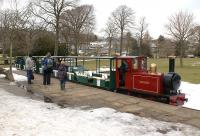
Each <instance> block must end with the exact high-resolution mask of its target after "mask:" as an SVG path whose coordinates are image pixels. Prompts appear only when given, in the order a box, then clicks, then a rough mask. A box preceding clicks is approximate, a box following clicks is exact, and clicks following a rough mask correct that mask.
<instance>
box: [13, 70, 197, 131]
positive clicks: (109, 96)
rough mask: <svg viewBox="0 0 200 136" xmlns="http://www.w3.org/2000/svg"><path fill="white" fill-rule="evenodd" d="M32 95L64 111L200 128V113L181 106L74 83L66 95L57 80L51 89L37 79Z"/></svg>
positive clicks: (40, 79) (69, 85)
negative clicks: (84, 109) (105, 111)
mask: <svg viewBox="0 0 200 136" xmlns="http://www.w3.org/2000/svg"><path fill="white" fill-rule="evenodd" d="M15 73H18V74H21V75H25V72H23V71H16V72H15ZM20 84H23V85H27V84H26V83H25V82H21V83H20ZM32 91H33V92H34V93H35V94H40V96H44V97H45V98H49V99H50V100H51V101H52V102H54V103H56V104H58V105H60V106H63V107H68V106H70V107H74V106H88V107H90V108H99V107H110V108H114V109H116V110H118V111H121V112H127V113H133V114H135V115H138V116H142V117H150V118H154V119H157V120H161V121H169V122H176V123H177V122H179V123H183V124H189V125H192V126H195V127H198V128H200V111H196V110H192V109H188V108H184V107H181V106H171V105H167V104H163V103H159V102H154V101H150V100H145V99H142V98H137V97H133V96H128V95H123V94H119V93H114V92H110V91H106V90H102V89H98V88H94V87H89V86H84V85H80V84H76V83H72V82H67V83H66V91H65V92H63V91H60V88H59V81H58V80H57V79H55V78H52V84H51V85H50V86H49V87H44V86H43V85H42V76H41V75H35V80H34V81H33V84H32Z"/></svg>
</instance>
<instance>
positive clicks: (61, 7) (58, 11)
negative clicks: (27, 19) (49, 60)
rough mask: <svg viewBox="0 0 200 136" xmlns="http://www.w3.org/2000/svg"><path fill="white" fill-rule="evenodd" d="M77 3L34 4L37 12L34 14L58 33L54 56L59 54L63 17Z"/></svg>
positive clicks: (51, 0) (64, 0)
mask: <svg viewBox="0 0 200 136" xmlns="http://www.w3.org/2000/svg"><path fill="white" fill-rule="evenodd" d="M76 2H77V0H37V1H36V2H34V5H35V8H34V9H35V11H34V12H33V13H34V14H35V15H36V16H37V17H39V18H40V19H42V20H43V21H44V22H45V23H47V24H48V25H50V26H52V27H53V29H54V31H55V32H56V37H55V48H54V55H57V54H58V44H59V34H60V22H61V15H62V13H63V12H64V11H66V10H67V9H69V8H71V7H74V6H75V4H76ZM37 9H39V11H37Z"/></svg>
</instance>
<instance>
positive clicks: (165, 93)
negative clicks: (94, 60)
mask: <svg viewBox="0 0 200 136" xmlns="http://www.w3.org/2000/svg"><path fill="white" fill-rule="evenodd" d="M172 62H173V61H172ZM170 67H171V68H172V70H171V72H169V73H167V74H164V73H158V72H156V65H155V64H152V65H151V68H150V70H147V58H146V57H133V56H130V57H128V56H125V57H117V58H116V89H117V90H119V89H123V90H127V91H128V92H129V93H131V92H135V93H139V94H145V95H148V96H153V97H154V98H159V99H162V100H165V101H166V102H167V103H169V104H172V105H183V104H184V101H186V99H185V94H183V93H180V91H179V90H178V89H179V87H180V83H181V77H180V75H178V74H177V73H175V72H173V71H174V70H173V67H174V63H171V64H170Z"/></svg>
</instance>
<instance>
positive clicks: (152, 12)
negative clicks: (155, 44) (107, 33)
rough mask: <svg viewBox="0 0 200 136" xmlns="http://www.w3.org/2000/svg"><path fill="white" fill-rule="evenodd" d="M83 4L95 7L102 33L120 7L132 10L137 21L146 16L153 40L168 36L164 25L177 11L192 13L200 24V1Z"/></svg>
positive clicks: (93, 0) (134, 0) (133, 0)
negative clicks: (109, 19)
mask: <svg viewBox="0 0 200 136" xmlns="http://www.w3.org/2000/svg"><path fill="white" fill-rule="evenodd" d="M81 3H87V4H93V5H94V7H95V13H96V18H97V27H96V28H97V31H96V32H100V31H101V29H102V28H103V27H104V25H105V23H106V22H107V19H108V17H109V16H110V14H111V12H112V11H113V10H115V9H116V8H117V7H118V6H119V5H127V6H128V7H130V8H132V9H133V10H134V11H135V17H136V19H137V20H138V19H139V18H140V17H141V16H145V17H146V21H147V23H148V24H149V27H148V29H149V33H150V35H151V36H153V38H157V37H158V36H159V35H160V34H162V35H165V34H166V30H165V28H164V25H165V24H166V23H167V22H168V18H169V16H170V15H171V14H173V13H175V12H177V11H180V10H187V11H189V12H192V13H193V14H194V16H195V17H196V20H195V22H200V0H82V2H81ZM136 22H137V21H136ZM132 31H134V30H132Z"/></svg>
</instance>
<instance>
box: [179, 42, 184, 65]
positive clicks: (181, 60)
mask: <svg viewBox="0 0 200 136" xmlns="http://www.w3.org/2000/svg"><path fill="white" fill-rule="evenodd" d="M183 48H184V41H182V40H181V42H180V66H181V68H182V67H183Z"/></svg>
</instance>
